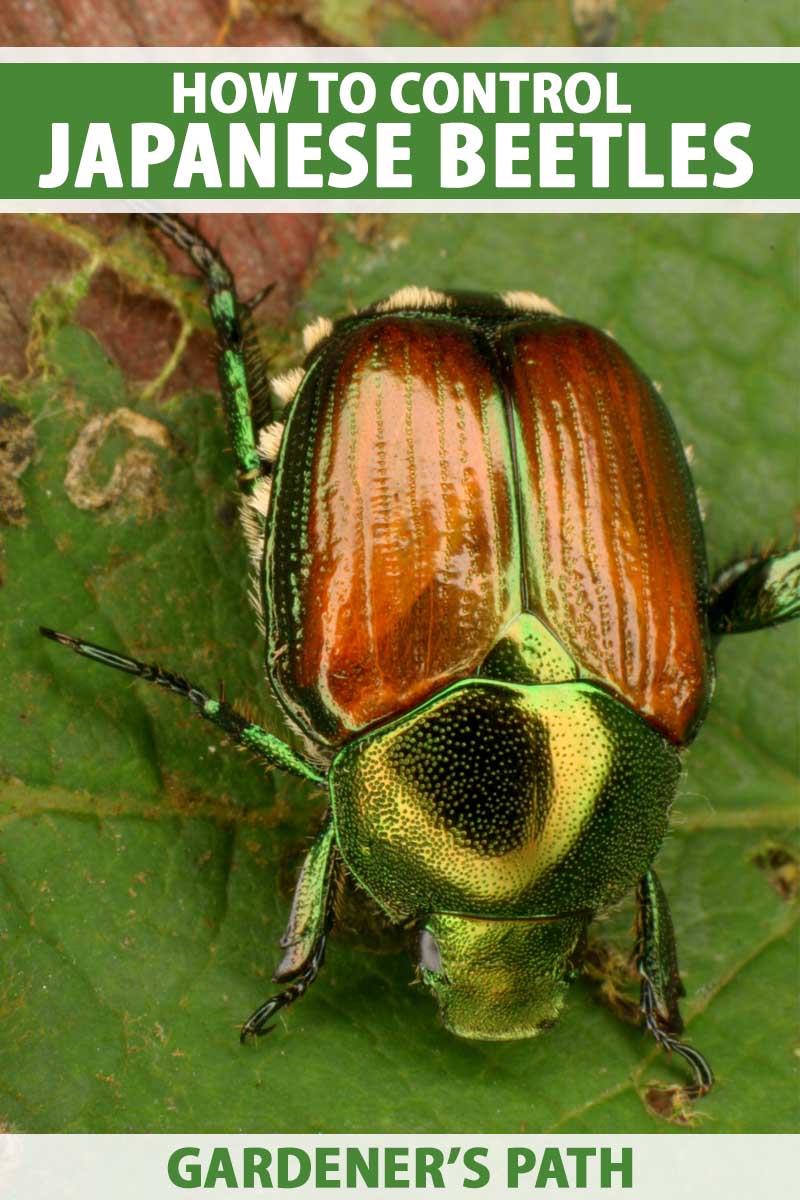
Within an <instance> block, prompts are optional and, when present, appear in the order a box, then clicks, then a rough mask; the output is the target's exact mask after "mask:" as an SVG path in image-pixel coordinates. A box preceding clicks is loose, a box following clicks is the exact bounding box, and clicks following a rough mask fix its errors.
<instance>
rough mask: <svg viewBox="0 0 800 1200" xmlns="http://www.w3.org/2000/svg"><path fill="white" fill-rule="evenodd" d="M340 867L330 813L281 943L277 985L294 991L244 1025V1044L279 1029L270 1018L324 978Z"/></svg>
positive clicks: (305, 866)
mask: <svg viewBox="0 0 800 1200" xmlns="http://www.w3.org/2000/svg"><path fill="white" fill-rule="evenodd" d="M339 880H340V864H339V859H338V854H337V851H336V835H335V832H334V827H333V818H332V816H331V814H330V813H328V815H327V817H326V820H325V824H324V825H323V827H322V829H321V830H320V832H319V833H318V834H317V837H316V838H315V840H314V844H313V845H312V847H311V849H310V850H309V852H308V854H307V855H306V858H305V861H304V863H303V867H302V870H301V871H300V878H299V879H298V881H297V887H296V888H295V893H294V900H293V901H292V911H291V913H290V915H289V923H288V925H287V926H286V931H285V933H284V935H283V937H282V938H281V943H280V944H281V946H282V947H283V948H284V951H285V953H284V955H283V958H282V959H281V961H280V963H279V964H278V967H277V968H276V970H275V974H274V975H273V976H272V978H273V980H274V981H275V983H286V982H289V987H287V988H286V989H285V990H284V991H282V992H279V993H278V995H277V996H272V997H271V998H270V999H269V1000H265V1001H264V1003H263V1004H262V1005H260V1006H259V1007H258V1008H257V1009H256V1011H255V1012H254V1013H253V1014H252V1015H251V1016H250V1017H248V1019H247V1020H246V1021H245V1023H244V1025H243V1026H242V1032H241V1040H242V1041H243V1042H244V1041H245V1040H246V1039H247V1037H248V1035H250V1034H253V1035H254V1036H255V1037H261V1036H262V1035H263V1034H265V1033H269V1032H270V1030H271V1029H272V1028H274V1026H271V1025H268V1022H269V1020H270V1018H271V1017H273V1016H274V1015H275V1013H276V1012H278V1011H279V1010H280V1009H281V1008H286V1007H288V1005H290V1004H293V1003H294V1001H295V1000H299V999H300V997H301V996H302V995H303V994H304V993H305V992H306V991H307V989H308V988H309V987H310V986H311V984H312V983H313V982H314V980H315V979H316V978H317V975H318V974H319V971H320V968H321V967H322V964H323V961H324V959H325V945H326V942H327V939H328V934H329V932H330V929H331V926H332V924H333V915H334V906H335V900H336V893H337V889H338V885H339Z"/></svg>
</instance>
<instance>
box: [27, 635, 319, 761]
mask: <svg viewBox="0 0 800 1200" xmlns="http://www.w3.org/2000/svg"><path fill="white" fill-rule="evenodd" d="M39 632H40V633H41V634H42V636H43V637H46V638H50V640H51V641H54V642H58V643H59V645H61V646H68V647H69V648H70V649H71V650H74V651H75V653H76V654H80V655H81V656H82V657H83V658H90V659H93V660H94V661H95V662H99V663H102V664H103V666H106V667H113V668H114V670H115V671H124V672H125V673H126V674H127V675H133V676H135V677H136V678H138V679H143V680H145V682H147V683H155V684H156V685H157V686H158V687H162V688H166V689H167V690H168V691H170V692H174V693H175V694H176V695H178V696H182V697H183V698H184V700H188V701H189V703H190V704H192V705H193V706H194V707H195V708H196V709H197V711H198V712H199V714H200V716H201V717H204V718H205V719H206V720H207V721H210V722H211V723H212V725H216V726H217V728H218V729H221V730H223V731H224V733H226V734H227V735H228V737H229V738H230V740H231V741H232V742H234V743H235V744H236V745H239V746H243V747H246V749H248V750H250V751H252V752H253V753H254V754H256V755H257V756H258V757H259V758H260V759H262V760H263V761H264V762H266V763H269V764H270V766H273V767H278V768H279V769H280V770H282V771H288V772H289V773H290V774H292V775H299V776H300V777H301V778H302V779H309V780H311V781H312V782H313V783H323V782H324V778H323V776H322V775H320V773H319V772H318V771H317V770H316V769H315V768H314V767H313V766H312V765H311V763H308V762H306V760H305V759H304V758H301V757H300V755H299V754H296V753H295V751H294V750H292V748H291V746H288V745H287V744H286V742H282V741H281V739H280V738H278V737H275V735H274V734H272V733H267V731H266V730H265V729H262V728H261V726H260V725H254V724H253V723H252V722H251V721H248V720H247V719H246V718H245V717H243V716H242V715H241V713H238V712H237V711H236V709H235V708H233V707H232V706H231V705H230V704H228V703H226V701H224V700H214V699H212V697H211V696H209V695H208V693H207V692H205V691H203V689H202V688H199V687H196V686H195V685H194V684H192V683H189V682H188V681H187V680H186V679H184V678H183V676H182V675H176V674H175V673H174V672H173V671H165V670H164V669H163V668H161V667H159V666H157V665H156V664H155V663H143V662H140V661H139V660H138V659H136V658H128V657H127V655H124V654H117V653H116V652H115V651H113V650H107V649H106V648H105V647H104V646H97V645H95V643H94V642H84V641H81V640H79V639H78V638H74V637H69V635H68V634H65V633H56V632H55V631H54V630H53V629H45V628H43V627H40V629H39Z"/></svg>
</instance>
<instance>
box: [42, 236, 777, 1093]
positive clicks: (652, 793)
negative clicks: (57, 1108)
mask: <svg viewBox="0 0 800 1200" xmlns="http://www.w3.org/2000/svg"><path fill="white" fill-rule="evenodd" d="M151 219H152V221H153V222H154V223H155V224H156V226H157V227H158V228H159V229H160V230H161V231H162V232H163V233H165V234H166V235H167V236H168V237H169V238H171V239H172V240H173V241H174V242H175V243H177V245H178V246H180V247H182V248H183V249H184V250H185V251H186V252H187V253H188V254H189V256H190V257H191V259H192V260H193V262H194V263H195V264H196V265H197V266H198V267H199V268H200V269H201V271H202V272H203V274H204V275H205V277H206V279H207V282H208V287H209V305H210V311H211V316H212V319H213V322H214V326H215V328H216V331H217V336H218V341H219V367H220V380H221V385H222V394H223V401H224V408H225V415H226V420H227V425H228V432H229V437H230V442H231V445H232V449H233V452H234V456H235V461H236V468H237V479H238V485H239V488H240V491H241V494H242V509H241V511H242V521H243V525H244V531H245V535H246V537H247V541H248V545H249V548H250V551H251V557H252V564H253V586H252V590H251V594H252V597H253V600H254V603H255V607H256V610H257V615H258V619H259V622H260V625H261V628H262V630H263V632H264V634H265V666H266V673H267V677H268V679H269V682H270V686H271V688H272V691H273V693H274V695H275V696H276V697H277V699H278V701H279V702H280V704H281V706H282V708H283V711H284V713H285V715H286V719H287V722H288V724H289V726H290V727H291V728H292V729H293V730H294V731H295V733H296V734H297V735H299V739H300V743H301V744H302V745H303V747H304V748H303V751H302V753H301V752H298V751H296V750H294V749H293V748H292V747H291V746H289V745H288V744H287V743H286V742H284V741H283V740H281V739H280V738H279V737H277V736H276V735H274V734H272V733H269V732H267V731H266V730H264V729H262V728H260V727H259V726H257V725H254V724H253V723H252V722H250V721H248V720H247V719H246V718H245V717H243V716H241V715H240V714H239V713H238V712H237V711H236V709H235V707H234V706H232V705H231V704H229V703H227V702H226V701H225V700H223V699H219V700H217V699H214V698H212V697H211V696H210V695H209V694H208V693H206V692H205V691H204V690H203V689H201V688H199V687H196V686H194V685H193V684H190V683H189V682H187V681H186V680H185V679H184V678H183V677H182V676H180V675H177V674H175V673H173V672H170V671H166V670H163V669H161V668H160V667H157V666H153V665H147V664H145V663H142V662H139V661H137V660H135V659H132V658H129V657H127V656H125V655H122V654H117V653H115V652H113V651H110V650H107V649H104V648H102V647H99V646H96V645H94V644H92V643H89V642H85V641H82V640H79V639H76V638H72V637H69V636H67V635H64V634H60V633H55V632H53V631H52V630H48V629H43V630H42V632H43V633H44V634H45V635H46V636H47V637H50V638H52V639H53V640H55V641H57V642H60V643H61V644H63V645H67V646H69V647H71V648H72V649H74V650H75V651H76V652H77V653H79V654H81V655H83V656H84V657H88V658H92V659H94V660H95V661H98V662H101V663H104V664H105V665H107V666H111V667H114V668H116V669H118V670H121V671H125V672H128V673H129V674H131V675H134V676H138V677H140V678H143V679H146V680H149V681H151V682H154V683H156V684H158V685H159V686H161V687H164V688H167V689H169V690H171V691H173V692H176V693H177V694H178V695H181V696H183V697H184V698H185V699H187V700H188V701H189V702H190V703H191V704H192V705H194V707H195V708H196V709H197V711H198V712H199V713H200V714H201V715H202V716H203V717H205V718H206V719H207V720H209V721H210V722H212V723H213V724H215V725H216V726H218V727H219V728H221V729H222V730H224V731H225V733H226V734H227V735H228V737H229V738H230V740H231V741H233V742H234V743H237V744H239V745H243V746H247V747H248V748H249V749H250V750H251V751H253V752H254V753H255V754H256V755H258V756H260V757H261V758H262V759H263V760H264V761H265V762H267V763H269V764H271V765H272V766H276V767H279V768H280V769H282V770H285V771H288V772H290V773H293V774H295V775H299V776H301V777H302V778H305V779H307V780H310V781H311V782H313V783H315V784H317V785H319V786H320V787H323V788H325V789H326V790H327V793H328V798H329V807H328V811H327V814H326V817H325V819H324V822H323V825H322V828H321V830H320V831H319V833H318V834H317V837H316V839H315V841H314V843H313V845H312V847H311V849H310V851H309V853H308V855H307V857H306V860H305V863H304V865H303V868H302V871H301V874H300V878H299V881H298V884H297V889H296V893H295V898H294V903H293V906H292V911H291V915H290V918H289V923H288V927H287V929H286V932H285V934H284V936H283V938H282V941H281V945H282V947H283V951H284V953H283V957H282V959H281V962H280V963H279V965H278V967H277V969H276V971H275V974H274V979H275V981H276V982H279V983H282V984H285V985H286V986H285V988H284V990H283V991H281V992H280V993H279V994H278V995H276V996H274V997H272V998H270V999H268V1000H267V1001H266V1002H265V1003H264V1004H262V1005H261V1006H260V1007H259V1008H258V1009H257V1010H256V1011H255V1012H254V1013H253V1014H252V1016H251V1017H250V1018H249V1019H248V1020H247V1021H246V1022H245V1025H244V1027H243V1029H242V1039H243V1040H244V1039H245V1038H246V1037H247V1036H248V1035H249V1034H254V1035H260V1034H263V1033H265V1032H267V1030H268V1029H269V1027H270V1026H269V1021H270V1019H271V1017H272V1016H273V1015H274V1014H275V1013H276V1012H277V1011H278V1010H279V1009H281V1008H284V1007H286V1006H287V1005H289V1004H290V1003H291V1002H292V1001H294V1000H295V999H297V998H298V997H299V996H301V995H302V994H303V992H304V991H305V990H306V989H307V987H308V986H309V985H310V984H311V983H312V982H313V981H314V979H315V978H316V976H317V974H318V972H319V969H320V967H321V966H322V962H323V958H324V953H325V945H326V940H327V938H328V935H329V932H330V930H331V927H332V924H333V918H334V912H335V904H336V898H337V895H338V893H339V890H340V888H341V887H342V884H343V881H344V879H345V878H346V876H347V875H350V876H352V877H353V878H354V879H355V880H356V881H357V882H358V883H359V884H360V885H361V887H362V888H364V889H365V890H366V891H367V892H368V893H369V894H370V895H371V896H372V898H373V899H374V900H375V901H376V902H377V903H378V904H379V906H380V907H381V909H382V910H383V911H384V913H385V914H386V915H387V917H388V918H389V919H390V920H392V921H394V922H402V923H408V922H413V923H415V924H416V925H417V927H418V929H419V967H420V970H421V974H422V978H423V980H424V981H425V983H426V984H427V985H428V986H429V987H430V988H431V989H432V990H433V991H434V993H435V994H436V997H437V999H438V1001H439V1005H440V1009H441V1012H442V1016H443V1019H444V1022H445V1024H446V1025H447V1027H448V1028H449V1029H451V1030H452V1031H453V1032H454V1033H456V1034H458V1035H460V1036H463V1037H467V1038H480V1039H491V1040H494V1039H501V1040H502V1039H514V1038H522V1037H530V1036H533V1035H535V1034H537V1033H539V1032H540V1031H541V1030H543V1029H545V1028H547V1027H548V1026H549V1025H551V1024H552V1023H553V1022H554V1021H555V1019H556V1018H557V1016H558V1013H559V1010H560V1008H561V1006H562V1004H563V999H564V995H565V992H566V989H567V986H568V982H569V980H570V978H571V977H572V976H573V975H574V973H575V972H576V971H578V970H579V969H580V966H581V962H582V957H583V953H584V949H585V941H586V931H587V928H588V926H589V924H590V922H591V921H592V920H593V918H594V917H595V916H596V915H598V914H599V913H602V912H603V911H604V910H606V909H607V908H608V907H609V906H610V905H613V904H614V903H616V902H617V901H618V900H619V899H620V898H621V897H622V896H623V895H625V894H626V893H627V892H629V891H630V890H632V889H636V896H637V906H638V937H637V947H636V957H637V963H638V969H639V974H640V977H641V1010H642V1013H643V1017H644V1022H645V1025H646V1027H647V1028H648V1029H649V1031H650V1032H651V1033H652V1034H653V1036H654V1037H655V1039H656V1041H657V1042H658V1043H659V1044H660V1045H662V1046H663V1047H665V1048H666V1049H667V1050H670V1051H675V1052H676V1053H678V1054H679V1055H681V1056H683V1057H684V1058H685V1059H686V1060H687V1061H688V1062H689V1064H690V1065H691V1067H692V1069H693V1072H694V1083H693V1086H692V1088H691V1089H689V1090H690V1091H691V1092H693V1093H694V1094H700V1093H702V1092H704V1091H707V1090H708V1088H709V1087H710V1086H711V1082H712V1075H711V1071H710V1069H709V1067H708V1065H707V1063H706V1062H705V1060H704V1058H703V1057H702V1055H700V1054H699V1052H697V1051H696V1050H694V1049H693V1048H692V1047H690V1046H688V1045H686V1044H684V1043H682V1042H681V1041H680V1040H679V1036H680V1033H681V1018H680V1013H679V1009H678V1001H679V998H680V996H681V995H682V994H683V989H682V985H681V981H680V975H679V972H678V965H677V956H676V950H675V939H674V934H673V930H672V923H671V920H670V915H669V909H668V905H667V901H666V898H665V896H664V892H663V890H662V888H661V885H660V883H659V881H658V878H657V876H656V874H655V872H654V871H653V869H652V866H651V864H652V862H653V860H654V859H655V857H656V855H657V853H658V850H659V847H660V845H661V843H662V840H663V838H664V835H665V832H666V829H667V825H668V818H669V808H670V804H671V801H672V799H673V797H674V794H675V790H676V785H677V781H678V777H679V774H680V767H681V756H682V754H683V752H684V750H685V749H686V747H687V746H688V745H689V744H690V743H691V741H692V739H693V738H694V736H695V735H696V733H697V731H698V729H699V727H700V725H701V723H702V720H703V717H704V715H705V712H706V709H707V706H708V703H709V700H710V697H711V693H712V690H713V681H714V667H713V657H712V638H714V637H716V636H720V635H722V634H728V633H736V632H742V631H746V630H750V629H758V628H764V627H765V626H768V625H773V624H777V623H778V622H780V621H784V620H788V619H789V618H792V617H795V616H797V615H798V614H799V613H800V553H798V552H797V551H792V552H788V553H785V554H778V555H773V556H770V557H766V558H759V559H756V560H745V561H742V562H739V563H735V564H733V565H732V566H730V567H729V568H728V569H727V570H726V571H724V572H723V573H722V574H721V575H720V576H718V578H717V579H716V581H715V582H714V584H713V586H712V587H710V588H709V584H708V578H707V563H706V554H705V547H704V541H703V532H702V526H701V521H700V516H699V512H698V506H697V499H696V495H695V491H694V487H693V484H692V481H691V477H690V473H689V469H688V466H687V463H686V459H685V456H684V452H683V450H682V447H681V444H680V441H679V439H678V436H677V433H676V431H675V428H674V426H673V424H672V421H671V419H670V417H669V414H668V412H667V410H666V408H665V406H664V404H663V402H662V401H661V399H660V397H659V395H658V393H657V391H656V389H655V388H654V386H653V385H652V384H651V383H650V381H649V380H648V379H647V377H646V376H645V375H644V374H643V373H642V372H641V371H640V370H639V369H638V367H636V366H635V364H634V363H633V362H632V361H631V360H630V358H629V357H628V356H627V355H626V354H625V352H624V351H623V350H622V349H621V348H620V347H619V346H618V345H617V344H616V342H615V341H614V340H613V338H611V337H609V336H608V335H606V334H603V333H601V332H600V331H598V330H596V329H594V328H592V327H590V326H588V325H585V324H582V323H580V322H578V321H574V320H570V319H568V318H566V317H564V316H562V315H561V314H560V313H559V312H558V311H557V310H556V309H555V308H554V307H553V306H552V305H551V304H550V303H549V302H547V301H545V300H542V299H541V298H539V297H537V296H535V295H533V294H532V293H520V292H514V293H505V294H503V295H478V294H471V293H442V292H435V291H431V290H428V289H424V288H423V289H420V288H405V289H403V290H401V291H400V292H397V293H395V294H394V295H393V296H391V297H389V299H388V300H384V301H382V302H380V303H378V304H375V305H374V306H372V307H370V308H368V309H365V310H363V311H361V312H358V313H356V314H355V315H353V316H349V317H347V318H344V319H343V320H340V321H338V322H337V323H336V324H331V323H330V322H329V321H327V320H320V321H318V322H317V323H315V325H313V326H311V327H310V328H309V329H307V330H306V334H305V343H306V350H307V357H306V360H305V363H304V366H303V368H302V369H298V370H297V371H293V372H290V373H289V374H288V375H286V376H283V377H281V378H279V379H278V380H275V381H273V390H274V393H275V395H276V397H277V398H278V400H279V401H280V402H281V403H282V405H283V411H282V415H281V416H280V419H278V420H274V419H273V411H272V402H271V401H270V399H269V397H268V394H267V392H266V388H265V384H264V378H265V377H264V371H263V364H262V362H261V360H260V357H259V353H258V349H257V344H256V342H255V340H254V339H253V338H252V336H251V329H250V312H251V308H252V304H247V303H244V302H242V301H240V300H239V299H238V297H237V295H236V290H235V286H234V281H233V278H232V276H231V274H230V272H229V271H228V269H227V267H226V266H225V264H224V262H223V261H222V260H221V258H220V257H219V255H218V254H216V253H215V252H214V251H213V250H212V249H211V248H210V247H209V246H208V245H207V244H206V242H205V241H204V240H203V239H202V237H200V235H199V234H198V233H196V232H195V231H194V230H192V229H190V228H189V227H188V226H186V225H185V224H183V223H182V222H181V221H180V220H178V219H177V218H174V217H167V216H154V217H152V218H151Z"/></svg>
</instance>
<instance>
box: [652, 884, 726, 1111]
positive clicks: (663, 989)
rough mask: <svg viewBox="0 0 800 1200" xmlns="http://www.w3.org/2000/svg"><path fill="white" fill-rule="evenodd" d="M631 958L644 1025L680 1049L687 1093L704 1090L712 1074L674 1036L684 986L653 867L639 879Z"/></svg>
mask: <svg viewBox="0 0 800 1200" xmlns="http://www.w3.org/2000/svg"><path fill="white" fill-rule="evenodd" d="M636 899H637V904H638V921H637V946H636V963H637V967H638V970H639V976H640V978H641V981H642V984H641V1010H642V1012H643V1014H644V1021H645V1025H646V1027H647V1029H648V1030H649V1032H650V1033H652V1035H653V1037H654V1038H655V1039H656V1041H657V1042H658V1044H659V1046H661V1047H663V1049H664V1050H667V1051H668V1052H670V1053H672V1052H674V1053H675V1054H678V1055H680V1057H681V1058H684V1059H686V1061H687V1062H688V1063H689V1065H690V1066H691V1068H692V1070H693V1071H694V1076H695V1083H694V1086H693V1087H692V1088H690V1089H687V1094H688V1095H689V1096H691V1097H696V1096H702V1095H704V1094H705V1093H706V1092H707V1091H708V1090H709V1088H710V1087H711V1086H712V1084H713V1082H714V1076H713V1074H712V1072H711V1068H710V1067H709V1065H708V1063H707V1062H706V1060H705V1059H704V1058H703V1056H702V1054H701V1053H700V1052H699V1051H698V1050H695V1049H694V1048H693V1047H692V1046H687V1045H686V1044H685V1043H684V1042H681V1041H679V1040H678V1038H677V1036H676V1035H678V1034H680V1033H682V1032H683V1021H682V1019H681V1014H680V1010H679V1008H678V1001H679V1000H680V998H681V996H684V995H685V994H686V993H685V990H684V987H683V983H682V982H681V976H680V971H679V970H678V954H677V950H676V947H675V931H674V929H673V926H672V917H671V916H670V911H669V905H668V904H667V897H666V895H665V894H664V889H663V888H662V886H661V883H660V881H659V879H658V876H657V875H656V873H655V871H652V870H651V871H647V873H646V874H645V875H643V876H642V878H641V880H640V881H639V887H638V890H637V894H636Z"/></svg>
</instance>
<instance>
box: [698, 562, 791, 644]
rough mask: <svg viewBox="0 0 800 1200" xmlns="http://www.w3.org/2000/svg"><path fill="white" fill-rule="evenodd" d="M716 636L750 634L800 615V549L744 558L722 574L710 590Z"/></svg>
mask: <svg viewBox="0 0 800 1200" xmlns="http://www.w3.org/2000/svg"><path fill="white" fill-rule="evenodd" d="M708 616H709V624H710V626H711V632H712V633H714V634H718V635H719V634H723V633H749V632H751V631H752V630H755V629H767V628H768V627H769V626H770V625H780V624H781V623H782V622H783V621H791V620H793V619H794V618H795V617H799V616H800V550H788V551H787V552H786V553H785V554H771V555H769V556H768V557H766V558H745V559H742V560H741V561H740V562H736V563H732V564H731V566H729V567H726V568H725V570H724V571H720V573H719V575H718V576H717V578H716V579H715V580H714V583H713V586H712V588H711V603H710V605H709V612H708Z"/></svg>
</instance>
